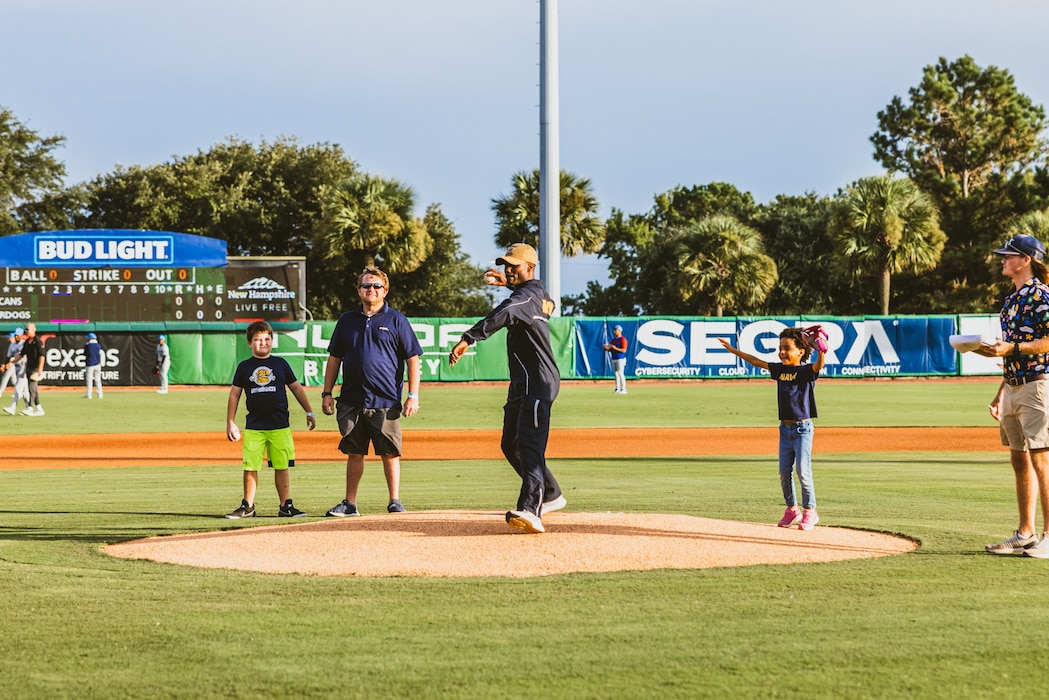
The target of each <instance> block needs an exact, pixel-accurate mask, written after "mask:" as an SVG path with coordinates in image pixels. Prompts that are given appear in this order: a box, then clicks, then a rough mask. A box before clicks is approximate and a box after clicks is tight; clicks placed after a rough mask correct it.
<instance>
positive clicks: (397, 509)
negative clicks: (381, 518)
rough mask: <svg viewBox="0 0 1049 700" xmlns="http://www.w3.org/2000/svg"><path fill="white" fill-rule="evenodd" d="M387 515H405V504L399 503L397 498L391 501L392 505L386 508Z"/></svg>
mask: <svg viewBox="0 0 1049 700" xmlns="http://www.w3.org/2000/svg"><path fill="white" fill-rule="evenodd" d="M386 512H387V513H403V512H404V504H403V503H401V502H400V501H398V500H397V499H396V498H394V499H393V500H391V501H390V505H388V506H386Z"/></svg>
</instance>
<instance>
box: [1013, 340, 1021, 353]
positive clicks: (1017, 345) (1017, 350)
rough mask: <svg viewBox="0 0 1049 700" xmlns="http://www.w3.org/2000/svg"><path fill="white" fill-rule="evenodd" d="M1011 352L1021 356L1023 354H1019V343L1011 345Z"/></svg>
mask: <svg viewBox="0 0 1049 700" xmlns="http://www.w3.org/2000/svg"><path fill="white" fill-rule="evenodd" d="M1013 350H1014V351H1015V352H1016V354H1017V355H1023V353H1022V352H1020V343H1019V342H1015V343H1013Z"/></svg>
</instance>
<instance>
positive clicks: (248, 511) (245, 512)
mask: <svg viewBox="0 0 1049 700" xmlns="http://www.w3.org/2000/svg"><path fill="white" fill-rule="evenodd" d="M253 517H255V506H249V505H248V502H247V501H241V502H240V508H237V509H236V510H235V511H233V512H232V513H230V514H228V515H227V516H226V519H227V520H240V519H241V518H253Z"/></svg>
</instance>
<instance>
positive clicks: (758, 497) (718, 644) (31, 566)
mask: <svg viewBox="0 0 1049 700" xmlns="http://www.w3.org/2000/svg"><path fill="white" fill-rule="evenodd" d="M748 384H750V383H748ZM722 386H725V388H726V390H731V391H725V392H724V393H722V389H721V388H720V387H722ZM836 386H837V385H834V384H831V383H828V384H827V385H826V386H821V387H820V389H821V392H820V401H821V409H822V413H823V417H822V418H821V419H820V423H821V424H825V425H838V424H841V425H863V424H869V425H950V424H958V425H986V424H987V419H986V412H985V411H986V409H985V406H986V402H987V400H988V399H989V398H990V395H991V394H993V391H994V385H993V384H983V385H981V384H963V383H936V382H913V383H910V382H900V383H894V382H884V383H866V382H861V383H857V384H856V385H854V386H846V387H845V389H844V390H843V391H842V392H841V394H840V395H839V396H835V395H836V394H838V391H837V389H836ZM767 388H768V387H764V389H762V390H759V389H758V388H757V387H753V388H752V387H750V386H742V385H740V386H737V385H710V386H691V385H684V386H682V385H668V386H666V387H651V389H653V391H651V392H649V391H648V389H649V386H641V387H639V388H637V390H636V391H635V390H634V387H631V393H630V394H629V395H627V396H626V397H613V396H611V391H610V387H609V388H607V389H606V388H605V387H601V386H580V387H569V388H567V389H566V392H565V395H564V396H563V397H562V399H561V400H560V401H559V402H558V404H557V406H556V408H557V413H556V414H555V424H562V425H563V423H562V421H567V420H569V415H571V414H586V415H576V417H575V420H579V421H580V422H579V423H577V424H578V425H602V424H620V423H618V421H629V420H630V419H631V417H632V416H633V417H636V419H637V422H636V423H635V424H636V425H638V427H644V426H646V425H652V424H651V423H647V422H644V421H647V420H648V418H649V416H648V415H647V413H648V412H650V411H658V412H660V413H661V414H662V416H663V417H664V418H665V419H666V420H667V421H674V423H673V424H681V425H689V424H708V420H709V421H712V422H715V423H716V419H717V416H718V411H719V410H721V411H723V415H724V416H727V417H725V418H724V424H731V425H750V424H751V423H748V422H744V421H745V420H750V419H752V416H753V415H760V414H763V412H765V413H764V414H763V415H765V416H766V418H765V422H766V423H768V418H767V412H766V408H765V407H763V405H762V404H763V403H768V402H771V401H772V400H773V396H774V394H771V393H769V392H767V391H766V390H767ZM475 389H476V398H473V399H471V392H470V387H466V386H463V387H457V388H455V389H446V388H441V389H436V388H435V389H433V390H432V391H427V392H425V393H424V403H423V410H424V411H426V410H427V409H430V412H431V413H433V414H434V417H433V418H432V419H429V420H431V421H432V423H430V424H427V425H419V426H417V427H442V426H443V427H453V426H454V427H462V425H463V424H462V423H457V422H455V417H456V416H458V420H460V421H467V423H466V424H467V425H470V424H471V423H470V422H469V421H473V420H474V418H476V419H477V420H483V422H484V425H483V426H481V427H496V425H497V423H496V424H492V420H493V417H492V412H494V413H495V415H496V416H497V415H498V412H499V406H500V405H501V399H502V390H501V389H496V388H488V387H475ZM656 389H658V391H654V390H656ZM577 390H578V393H577ZM591 392H594V393H593V394H591ZM749 392H755V393H749ZM895 392H898V394H897V393H895ZM912 392H913V393H912ZM185 393H186V394H193V393H195V394H196V395H197V399H200V403H199V404H193V402H194V401H196V400H197V399H191V398H186V399H185V400H186V401H188V402H190V403H191V404H193V405H192V406H190V407H188V408H185V409H184V410H183V411H182V412H180V413H177V414H176V417H175V418H174V419H172V418H171V417H169V419H168V422H167V423H166V425H167V428H166V429H168V430H195V429H215V428H214V427H213V426H214V425H215V423H216V422H217V423H218V424H219V426H220V429H221V423H222V411H223V406H224V404H223V398H222V397H223V396H224V392H208V391H197V392H185ZM649 393H651V394H652V395H653V396H655V397H657V398H650V397H648V396H646V394H649ZM697 396H699V397H700V398H699V399H697ZM110 398H113V399H114V401H113V402H112V404H110V403H108V402H109V401H110ZM172 398H174V399H175V400H176V401H181V400H183V397H181V395H180V393H179V392H176V393H173V394H169V395H168V396H167V397H157V396H155V395H154V396H147V395H145V394H142V395H141V396H137V395H136V394H135V393H134V392H127V393H126V398H125V396H122V395H121V393H120V392H113V394H112V397H110V396H109V395H107V398H106V399H105V401H106V402H107V403H106V407H105V410H110V411H114V412H115V413H119V412H121V411H122V410H123V409H120V408H119V407H120V406H122V405H124V402H125V401H127V402H128V405H129V406H131V405H134V406H137V407H138V408H137V409H135V410H132V411H131V412H130V413H127V414H126V415H124V417H123V418H122V419H121V420H123V421H125V423H124V425H125V426H126V427H125V428H123V429H131V428H134V427H138V426H139V425H140V424H139V423H138V422H137V421H141V424H142V425H144V426H148V427H149V429H151V430H156V429H159V426H160V425H161V424H158V423H156V421H155V419H154V417H153V416H152V415H148V414H149V411H147V410H146V409H147V408H148V407H151V406H153V405H154V403H155V402H156V401H161V400H164V401H166V400H167V399H172ZM613 398H614V399H618V400H621V399H626V400H627V401H630V402H631V404H632V405H633V408H629V407H628V408H623V406H626V403H625V402H624V403H619V402H618V401H613ZM140 400H141V401H142V402H143V403H138V402H139V401H140ZM216 400H217V403H216ZM719 401H721V402H726V405H731V409H732V410H733V411H738V413H733V414H731V415H730V414H729V413H728V409H727V408H726V407H725V406H722V407H721V408H720V409H719V407H718V406H716V405H712V404H714V403H716V402H719ZM607 402H611V408H606V406H607V405H608V404H607ZM67 403H68V404H69V406H68V408H67V407H66V405H65V404H67ZM88 403H89V402H86V401H82V400H81V401H80V403H76V400H75V398H74V397H72V396H71V397H69V398H68V399H67V400H62V397H61V395H59V394H58V393H57V392H56V393H55V395H54V396H53V397H50V398H48V400H47V403H45V407H47V408H49V409H50V407H51V406H54V411H53V412H52V411H51V410H49V411H48V416H45V417H44V418H41V419H21V420H22V422H21V423H19V422H18V421H16V420H15V419H6V417H4V418H5V420H3V422H2V425H3V426H4V428H6V427H7V426H8V425H12V426H15V425H17V426H19V427H21V426H22V425H28V424H30V423H31V424H32V425H33V426H36V428H37V429H39V430H44V429H46V427H47V425H48V423H50V422H52V421H51V418H50V417H53V416H55V415H58V416H61V417H62V418H63V421H62V422H66V423H67V425H66V426H65V428H66V430H65V432H89V431H99V429H98V422H99V421H98V420H97V416H98V413H99V412H97V411H92V412H85V411H84V410H83V408H82V407H83V406H84V405H85V404H88ZM91 403H92V406H91V408H92V409H94V408H96V405H94V402H91ZM970 403H975V406H973V407H970V406H969V404H970ZM480 404H483V405H487V406H489V408H488V409H487V411H486V412H483V413H480V414H478V415H477V416H470V415H468V414H465V413H464V411H465V408H464V407H465V406H467V405H470V406H474V405H480ZM916 404H917V405H916ZM110 405H112V406H113V407H114V408H110ZM165 405H166V406H167V407H168V408H170V407H171V406H172V405H176V404H175V403H174V402H171V403H168V404H165ZM194 406H195V408H194ZM889 406H898V407H899V409H898V410H895V411H894V413H893V415H892V416H891V417H890V418H891V420H887V421H886V418H885V416H882V415H880V414H879V413H876V411H882V410H885V409H886V407H889ZM908 407H914V408H913V410H911V409H910V408H908ZM846 409H848V410H849V412H850V413H851V416H852V417H850V418H849V419H848V421H847V422H839V419H840V415H838V416H836V415H835V412H836V411H838V412H839V413H841V412H844V411H845V410H846ZM66 410H68V412H69V414H68V415H65V416H63V412H64V411H66ZM205 410H206V411H208V412H210V413H213V414H215V415H216V416H217V421H216V420H215V419H214V418H212V417H208V418H207V419H206V420H205V419H201V418H200V417H199V416H195V415H194V413H195V412H196V411H205ZM635 411H636V413H634V412H635ZM690 411H692V412H694V413H692V414H691V415H693V416H700V415H701V416H709V419H704V420H703V421H701V420H700V419H699V418H693V419H692V423H689V421H688V420H686V419H684V418H681V417H680V416H681V415H682V414H684V415H689V412H690ZM865 411H867V412H869V413H868V415H867V416H866V417H865V416H864V412H865ZM606 415H611V416H613V417H611V418H609V419H608V423H602V422H600V421H598V422H595V419H601V418H603V417H605V416H606ZM737 415H738V416H739V418H737V417H736V416H737ZM441 416H451V417H452V418H441ZM419 418H420V421H419V423H420V424H421V423H423V420H422V414H420V416H419ZM412 420H414V419H412ZM197 421H200V425H202V426H207V427H201V428H196V427H194V426H196V425H197ZM440 421H443V422H440ZM677 421H681V422H680V423H678V422H677ZM853 421H856V422H853ZM907 421H909V422H907ZM55 422H58V421H57V420H56V421H55ZM87 423H90V425H85V424H87ZM624 424H625V425H630V423H624ZM769 425H770V429H772V428H771V423H769ZM110 429H111V428H110ZM142 429H143V430H145V429H146V428H142ZM106 431H107V430H101V432H106ZM408 439H410V437H409V438H408ZM817 440H818V431H817ZM41 449H46V438H42V439H41ZM701 451H702V446H697V452H701ZM9 457H10V456H9ZM368 464H369V466H368V470H367V473H366V475H365V480H364V482H363V484H362V492H361V497H360V498H359V501H360V504H361V506H362V509H363V510H364V512H365V513H366V514H367V513H374V512H377V511H380V510H381V509H382V507H383V506H384V505H385V490H384V484H383V480H382V476H381V469H380V467H379V465H378V463H377V462H374V461H370V462H369V463H368ZM553 467H554V468H555V470H556V473H557V474H558V477H559V479H560V480H561V481H562V484H563V485H564V486H565V489H566V496H567V498H568V500H569V504H570V509H573V510H589V511H612V512H615V511H633V512H670V513H684V514H691V515H698V516H704V517H714V518H725V519H733V520H746V521H761V522H771V521H774V520H776V519H777V518H778V517H779V515H780V514H781V511H782V508H781V506H780V496H779V493H778V491H779V488H778V480H777V477H776V474H775V463H774V458H773V456H772V455H764V454H762V455H750V456H746V455H745V456H738V457H736V456H734V457H710V456H697V457H695V458H689V459H681V458H655V459H629V460H606V459H592V460H556V461H555V462H554V464H553ZM815 472H816V484H817V488H818V490H819V496H820V502H821V507H820V512H821V516H822V518H823V522H824V523H825V524H826V525H828V526H851V527H860V528H868V529H874V530H881V531H889V532H899V533H904V534H907V535H909V536H912V537H916V538H918V539H920V540H921V542H922V547H921V548H920V549H919V550H918V551H917V552H915V553H913V554H907V555H901V556H895V557H889V558H882V559H873V560H858V561H849V562H835V563H826V564H798V565H786V566H755V567H747V568H724V569H709V570H696V571H646V572H623V573H617V574H572V575H564V576H552V577H545V578H537V579H526V580H520V579H499V578H480V579H464V580H447V579H416V578H391V579H354V578H323V577H314V576H298V575H267V574H255V573H246V572H236V571H221V570H198V569H192V568H187V567H179V566H172V565H164V564H156V563H151V562H144V561H129V560H121V559H113V558H110V557H107V556H105V555H102V554H101V553H100V552H99V548H100V547H101V546H102V545H104V544H107V543H111V542H117V541H123V540H127V539H132V538H137V537H143V536H149V535H157V534H167V533H178V532H190V531H200V530H209V529H217V528H223V527H229V526H233V527H257V526H265V525H270V524H276V523H277V520H276V518H272V517H261V518H257V519H255V521H254V522H252V521H248V522H245V523H230V522H229V521H225V520H223V519H221V517H220V516H218V515H216V514H219V513H223V512H226V511H227V510H229V509H230V507H232V506H233V505H235V503H236V501H237V500H238V499H239V497H240V488H239V470H238V469H237V466H236V465H231V466H230V467H180V468H179V469H158V468H123V469H104V470H34V471H8V472H0V480H2V483H3V484H4V486H5V488H4V494H5V498H4V502H5V505H3V506H0V599H2V600H3V601H4V613H3V615H2V616H0V681H2V683H3V695H4V697H12V698H23V697H24V698H39V697H44V696H47V697H79V698H126V697H193V698H198V697H199V698H211V697H215V698H218V697H244V698H248V697H276V696H284V695H290V696H300V697H336V696H338V697H421V698H429V697H434V698H436V697H442V698H443V697H450V698H520V697H522V696H525V695H539V696H543V697H556V698H578V697H587V698H613V697H616V698H617V697H675V698H677V697H680V698H693V697H710V698H723V697H761V698H765V697H815V698H852V697H856V698H862V697H877V698H898V697H920V698H956V697H988V698H989V697H995V698H1001V697H1008V698H1025V697H1030V698H1036V697H1037V698H1041V697H1043V696H1044V695H1045V691H1044V687H1043V686H1044V680H1043V679H1042V678H1041V677H1040V674H1038V673H1037V668H1038V666H1037V663H1038V661H1039V660H1040V658H1041V657H1042V653H1041V652H1043V651H1044V650H1045V649H1046V643H1045V642H1044V641H1043V637H1042V635H1041V634H1039V631H1040V630H1041V629H1044V628H1045V626H1046V624H1047V623H1049V619H1047V618H1049V607H1047V606H1045V605H1042V604H1041V602H1040V598H1041V591H1042V588H1043V585H1044V583H1045V582H1046V581H1049V568H1047V563H1045V562H1041V561H1037V560H1029V559H1028V560H1024V559H1015V558H1008V557H1006V558H998V557H990V556H988V555H984V554H982V546H983V544H984V543H985V542H989V541H992V540H996V539H1000V538H1002V537H1004V536H1005V535H1006V534H1008V531H1009V530H1011V529H1012V527H1013V526H1014V521H1015V504H1014V497H1013V485H1012V476H1011V471H1010V470H1009V467H1008V466H1007V457H1006V454H1005V453H1004V452H1003V453H1001V454H993V453H992V454H964V453H944V452H937V453H901V454H896V453H886V454H863V455H849V454H841V455H820V456H819V458H818V459H817V462H816V465H815ZM342 479H343V466H342V465H341V464H340V463H334V462H333V463H327V464H315V465H306V466H303V467H299V468H296V470H295V473H294V475H293V477H292V488H293V494H294V496H295V500H296V504H297V505H299V506H300V507H305V509H306V510H307V511H308V512H310V513H313V514H319V513H321V512H323V510H325V509H326V508H327V507H329V506H330V505H332V504H334V503H335V502H337V501H338V500H339V499H340V498H341V494H342ZM517 488H518V482H517V479H516V476H515V475H514V474H513V472H512V470H511V469H510V468H509V467H508V466H507V465H505V464H504V463H502V462H497V461H476V462H456V461H440V462H436V461H435V462H406V464H405V467H404V473H403V487H402V493H403V495H404V498H405V501H406V503H407V505H408V506H409V508H411V509H413V510H422V509H431V508H441V509H446V508H463V509H494V508H500V507H503V506H505V504H506V503H510V502H512V501H513V500H514V498H516V493H517ZM258 504H259V507H260V512H261V513H262V514H273V513H275V510H276V505H277V504H276V497H275V495H274V494H273V488H272V485H271V482H267V483H263V484H262V485H261V487H260V489H259V498H258ZM1019 660H1023V661H1025V662H1026V663H1018V661H1019Z"/></svg>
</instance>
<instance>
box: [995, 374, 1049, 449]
mask: <svg viewBox="0 0 1049 700" xmlns="http://www.w3.org/2000/svg"><path fill="white" fill-rule="evenodd" d="M1000 408H1001V418H1002V419H1001V422H1000V423H999V424H998V431H999V432H1000V433H1001V437H1002V444H1003V445H1005V446H1006V447H1008V448H1009V449H1011V450H1016V451H1017V452H1028V451H1030V450H1043V449H1046V448H1049V381H1040V382H1028V383H1027V384H1021V385H1020V386H1009V385H1008V384H1006V385H1005V388H1004V390H1003V391H1002V405H1001V407H1000Z"/></svg>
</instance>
